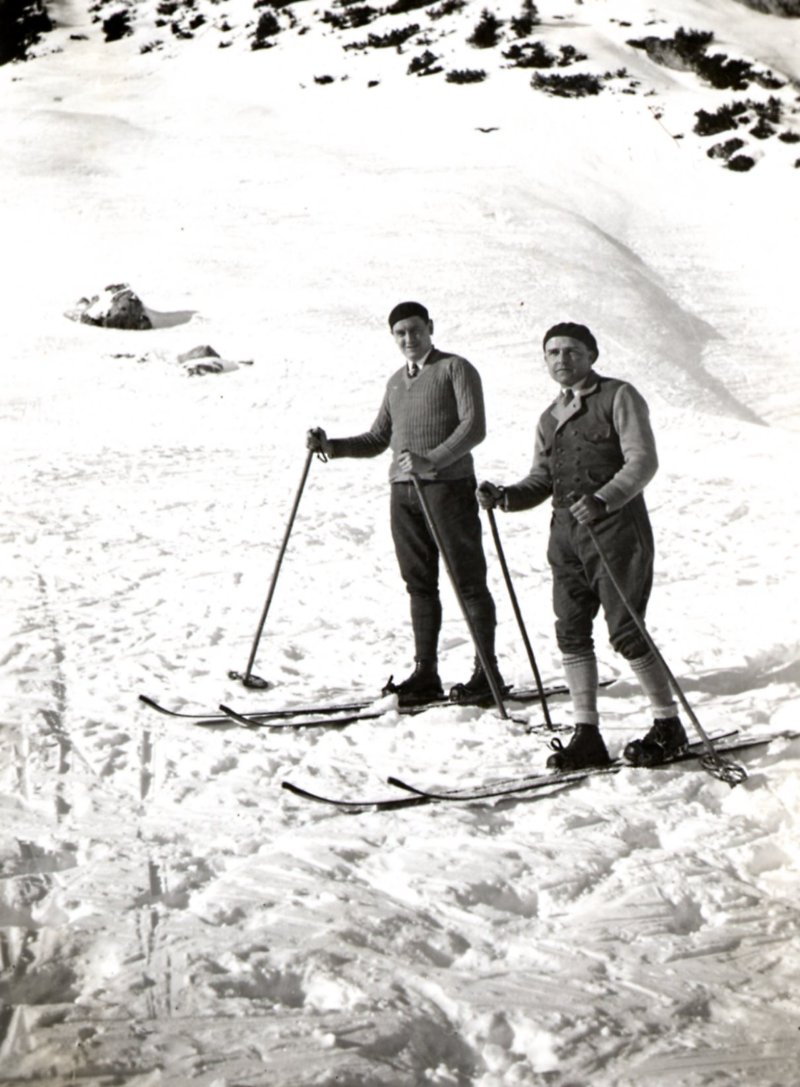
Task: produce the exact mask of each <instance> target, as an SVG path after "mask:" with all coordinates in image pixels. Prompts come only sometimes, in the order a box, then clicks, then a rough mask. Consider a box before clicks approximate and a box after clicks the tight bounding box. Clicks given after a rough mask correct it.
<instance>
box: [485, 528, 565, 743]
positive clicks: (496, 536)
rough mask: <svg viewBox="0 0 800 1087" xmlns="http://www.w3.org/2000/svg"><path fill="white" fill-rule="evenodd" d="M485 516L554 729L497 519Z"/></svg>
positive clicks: (547, 719) (547, 717) (551, 726)
mask: <svg viewBox="0 0 800 1087" xmlns="http://www.w3.org/2000/svg"><path fill="white" fill-rule="evenodd" d="M486 514H487V516H488V518H489V527H490V528H491V530H492V539H493V540H494V546H495V550H496V551H497V558H498V559H499V561H500V569H501V570H502V571H503V579H504V581H505V583H506V588H507V589H508V596H509V599H510V601H511V607H512V609H513V611H514V615H515V617H516V620H517V625H518V627H519V632H520V634H521V635H522V641H523V644H524V646H525V652H526V653H527V654H528V660H529V662H530V666H531V670H532V672H533V676H534V679H535V680H536V690H537V692H538V694H539V701H540V703H541V706H542V713H543V714H544V720H545V724H546V725H547V727H548V728H549V729H555V727H556V726H555V725H554V724H553V719H552V717H551V716H550V707H549V706H548V705H547V697H546V695H545V693H544V687H543V685H542V677H541V675H540V674H539V666H538V665H537V663H536V657H535V656H534V655H533V648H532V646H531V643H530V639H529V638H528V632H527V630H526V629H525V621H524V619H523V618H522V612H521V610H520V606H519V601H518V600H517V594H516V592H515V591H514V585H513V583H512V581H511V572H510V571H509V569H508V563H507V562H506V556H505V552H504V551H503V545H502V543H501V542H500V533H499V532H498V530H497V518H496V517H495V515H494V510H493V509H487V511H486Z"/></svg>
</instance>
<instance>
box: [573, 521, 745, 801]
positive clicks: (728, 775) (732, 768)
mask: <svg viewBox="0 0 800 1087" xmlns="http://www.w3.org/2000/svg"><path fill="white" fill-rule="evenodd" d="M584 528H585V529H586V530H587V532H588V533H589V536H590V537H591V540H592V543H593V544H594V546H595V548H596V549H597V554H598V555H599V556H600V561H601V562H602V564H603V566H604V567H605V571H606V573H607V574H608V576H609V578H610V579H611V583H612V585H613V586H614V588H615V589H616V590H617V592H618V593H619V597H620V599H621V600H622V603H623V604H624V605H625V607H626V608H627V609H628V614H629V615H630V617H631V619H633V621H634V623H635V624H636V626H637V628H638V630H639V633H640V634H641V635H642V637H643V638H644V640H645V641H646V642H647V644H648V646H649V647H650V649H651V650H652V652H653V654H654V655H655V656H656V657H657V658H658V660H659V661H660V663H661V665H662V666H663V668H664V671H665V672H666V673H667V676H668V677H669V681H670V683H671V685H672V689H673V690H674V691H675V694H676V695H677V696H678V700H679V701H680V704H681V705H682V706H683V708H684V710H685V711H686V714H687V716H688V717H689V719H690V720H691V722H692V724H693V725H694V727H695V728H696V729H697V732H698V735H699V736H700V738H701V739H702V741H703V744H704V746H705V748H706V751H707V752H708V754H707V755H706V756H705V757H704V758H703V759H701V760H700V761H701V765H702V767H703V769H704V770H706V771H708V773H709V774H711V776H712V777H715V778H718V779H719V780H720V781H724V782H725V783H726V785H730V787H731V788H733V787H734V786H735V785H739V784H740V783H741V782H743V781H746V780H747V771H746V770H745V768H744V767H743V766H739V765H738V763H734V762H730V760H728V759H723V758H722V757H721V756H720V754H719V753H718V752H717V751H716V750H715V748H714V745H713V744H712V742H711V740H710V738H709V736H708V733H707V732H706V731H705V729H704V728H703V726H702V725H701V724H700V722H699V721H698V719H697V715H696V714H695V712H694V710H693V709H692V707H691V706H690V705H689V702H688V700H687V698H686V695H685V694H684V693H683V690H682V688H681V685H680V683H678V681H677V679H676V678H675V676H674V675H673V673H672V671H671V669H670V667H669V665H668V664H667V662H666V661H665V660H664V657H663V655H662V653H661V651H660V649H659V648H658V646H657V645H656V643H655V642H654V641H653V639H652V637H651V636H650V632H649V631H648V629H647V627H646V626H645V625H644V620H643V619H642V617H641V616H640V615H639V613H638V612H637V611H636V609H635V608H634V606H633V604H631V602H630V600H629V599H628V596H627V594H626V593H625V590H624V589H623V588H622V586H621V585H620V583H619V581H618V579H617V577H616V575H615V573H614V571H613V569H612V568H611V564H610V563H609V561H608V558H607V557H606V554H605V552H604V551H603V548H602V547H601V546H600V541H599V540H598V538H597V533H596V532H595V530H594V529H593V528H592V526H591V525H589V524H587V525H584Z"/></svg>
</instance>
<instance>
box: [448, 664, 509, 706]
mask: <svg viewBox="0 0 800 1087" xmlns="http://www.w3.org/2000/svg"><path fill="white" fill-rule="evenodd" d="M491 667H492V676H493V678H494V680H495V682H496V683H497V688H498V690H499V691H500V694H501V695H506V694H508V692H509V691H510V690H511V686H510V684H507V683H504V681H503V677H502V676H501V675H500V673H499V672H498V670H497V662H496V661H494V660H493V661H492V662H491ZM493 697H494V695H493V694H492V688H491V686H490V684H489V677H488V676H487V675H486V672H485V671H484V669H483V665H482V664H481V662H480V661H479V660H476V661H475V665H474V668H473V671H472V675H471V676H470V677H469V679H468V680H467V682H466V683H456V684H455V686H453V687H451V688H450V701H451V702H484V701H490V700H491V699H493Z"/></svg>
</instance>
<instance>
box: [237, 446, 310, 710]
mask: <svg viewBox="0 0 800 1087" xmlns="http://www.w3.org/2000/svg"><path fill="white" fill-rule="evenodd" d="M313 456H314V453H313V451H312V450H309V451H308V454H307V456H306V461H305V464H304V466H303V474H302V476H301V477H300V486H299V487H298V488H297V493H296V495H295V498H294V503H293V504H292V512H291V513H290V514H289V523H288V524H287V526H286V531H285V532H284V534H283V541H282V543H281V546H280V550H279V551H278V557H277V559H276V560H275V568H274V570H273V571H272V580H271V581H270V583H269V590H268V592H267V599H266V600H265V602H264V607H263V610H262V612H261V619H260V620H259V623H258V629H257V630H256V636H255V638H254V639H253V648H252V649H251V650H250V659H249V660H248V662H247V668H246V669H245V670H244V673H241V672H233V671H231V672H228V678H229V679H238V680H241V681H242V683H243V684H244V686H245V687H251V688H253V687H254V688H256V689H258V690H265V689H266V688H267V687H269V686H270V684H269V681H268V680H266V679H262V678H261V676H254V675H253V663H254V661H255V659H256V653H257V651H258V645H259V642H260V641H261V634H262V632H263V630H264V624H265V623H266V621H267V615H268V614H269V609H270V605H271V604H272V598H273V596H274V595H275V586H276V585H277V583H278V574H279V573H280V569H281V564H282V563H283V556H284V555H285V554H286V548H287V547H288V545H289V537H290V536H291V533H292V527H293V526H294V519H295V516H296V515H297V508H298V506H299V505H300V498H301V497H302V494H303V490H304V488H305V485H306V480H307V479H308V471H309V469H310V467H311V458H312V457H313Z"/></svg>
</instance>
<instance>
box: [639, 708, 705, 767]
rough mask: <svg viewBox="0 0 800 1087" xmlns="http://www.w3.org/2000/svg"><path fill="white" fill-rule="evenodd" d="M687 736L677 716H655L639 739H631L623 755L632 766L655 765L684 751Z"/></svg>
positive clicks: (687, 740) (686, 745) (687, 742)
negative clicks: (650, 725)
mask: <svg viewBox="0 0 800 1087" xmlns="http://www.w3.org/2000/svg"><path fill="white" fill-rule="evenodd" d="M688 744H689V737H688V736H687V735H686V730H685V729H684V727H683V725H682V724H681V720H680V718H679V717H657V718H656V719H655V721H654V722H653V727H652V728H651V729H650V731H649V732H648V733H647V734H646V735H645V736H642V737H641V739H639V740H631V742H630V743H629V744H627V745H626V746H625V750H624V752H623V755H624V756H625V759H626V760H627V761H628V762H629V763H630V764H631V765H632V766H657V765H658V763H660V762H668V761H669V759H674V758H675V756H676V755H680V754H681V752H682V751H685V750H686V748H687V747H688Z"/></svg>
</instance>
